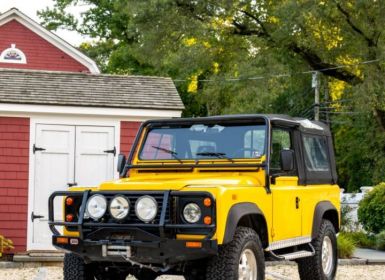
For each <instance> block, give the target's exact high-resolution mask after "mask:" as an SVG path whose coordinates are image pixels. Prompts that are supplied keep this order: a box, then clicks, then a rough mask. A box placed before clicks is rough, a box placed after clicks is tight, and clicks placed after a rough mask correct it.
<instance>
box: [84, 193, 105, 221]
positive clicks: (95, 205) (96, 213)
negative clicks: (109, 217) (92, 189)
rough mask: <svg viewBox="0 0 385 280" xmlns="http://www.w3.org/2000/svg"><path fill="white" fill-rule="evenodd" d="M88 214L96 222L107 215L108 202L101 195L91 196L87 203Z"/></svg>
mask: <svg viewBox="0 0 385 280" xmlns="http://www.w3.org/2000/svg"><path fill="white" fill-rule="evenodd" d="M86 210H87V214H88V215H89V216H90V217H91V218H92V219H94V220H97V219H100V218H101V217H103V215H104V214H105V213H106V210H107V200H106V198H105V197H104V196H103V195H101V194H95V195H93V196H91V197H90V198H89V199H88V201H87V206H86Z"/></svg>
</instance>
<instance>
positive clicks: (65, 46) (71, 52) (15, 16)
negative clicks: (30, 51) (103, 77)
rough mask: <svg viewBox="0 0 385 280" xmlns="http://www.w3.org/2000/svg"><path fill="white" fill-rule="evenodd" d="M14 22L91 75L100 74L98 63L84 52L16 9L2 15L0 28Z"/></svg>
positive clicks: (0, 16)
mask: <svg viewBox="0 0 385 280" xmlns="http://www.w3.org/2000/svg"><path fill="white" fill-rule="evenodd" d="M13 20H15V21H17V22H18V23H20V24H22V25H23V26H25V27H26V28H28V29H29V30H31V31H32V32H34V33H35V34H37V35H38V36H40V37H41V38H43V39H44V40H46V41H47V42H49V43H50V44H52V45H53V46H54V47H56V48H58V49H59V50H61V51H62V52H64V53H65V54H66V55H68V56H70V57H71V58H73V59H74V60H76V61H77V62H79V63H80V64H82V65H84V66H85V67H86V68H87V69H88V70H89V72H90V73H93V74H98V73H100V71H99V69H98V67H97V65H96V63H95V62H94V61H93V60H92V59H90V58H89V57H87V56H86V55H84V54H83V53H82V52H80V51H79V50H77V49H76V48H75V47H73V46H72V45H70V44H69V43H67V42H66V41H64V40H63V39H61V38H60V37H58V36H57V35H55V34H53V33H52V32H50V31H48V30H47V29H45V28H43V27H42V26H41V25H39V24H38V23H37V22H35V21H34V20H32V19H31V18H29V17H28V16H26V15H25V14H23V13H22V12H20V11H19V10H18V9H16V8H12V9H11V10H9V11H7V12H5V13H3V14H1V15H0V27H1V26H3V25H5V24H7V23H9V22H11V21H13Z"/></svg>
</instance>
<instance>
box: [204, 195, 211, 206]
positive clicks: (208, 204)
mask: <svg viewBox="0 0 385 280" xmlns="http://www.w3.org/2000/svg"><path fill="white" fill-rule="evenodd" d="M203 205H204V206H206V207H210V206H211V198H209V197H206V198H205V199H204V200H203Z"/></svg>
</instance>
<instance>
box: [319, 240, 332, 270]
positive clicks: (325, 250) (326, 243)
mask: <svg viewBox="0 0 385 280" xmlns="http://www.w3.org/2000/svg"><path fill="white" fill-rule="evenodd" d="M321 258H322V269H323V271H324V274H325V275H330V274H331V272H332V269H333V261H334V260H333V259H334V256H333V244H332V240H331V239H330V237H329V236H325V237H324V240H323V242H322V255H321Z"/></svg>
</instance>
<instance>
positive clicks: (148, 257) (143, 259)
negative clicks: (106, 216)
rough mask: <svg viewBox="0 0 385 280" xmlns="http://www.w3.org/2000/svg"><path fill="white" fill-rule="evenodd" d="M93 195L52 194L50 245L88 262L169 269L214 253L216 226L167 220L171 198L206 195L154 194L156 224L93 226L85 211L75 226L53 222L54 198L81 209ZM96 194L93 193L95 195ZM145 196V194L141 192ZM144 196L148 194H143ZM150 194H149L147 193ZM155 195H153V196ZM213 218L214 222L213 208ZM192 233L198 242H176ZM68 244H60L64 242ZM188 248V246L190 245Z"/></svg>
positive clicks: (87, 192) (70, 223)
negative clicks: (68, 231)
mask: <svg viewBox="0 0 385 280" xmlns="http://www.w3.org/2000/svg"><path fill="white" fill-rule="evenodd" d="M93 193H94V192H92V193H91V191H85V192H55V193H53V194H52V195H51V196H50V199H49V222H48V223H49V227H50V229H51V231H52V232H53V239H52V243H53V245H54V246H55V247H56V248H58V249H63V250H66V251H70V252H73V253H76V254H78V255H80V256H82V257H83V259H85V260H86V261H87V262H92V261H103V262H127V261H130V262H136V263H141V264H158V265H163V266H166V265H170V264H176V263H179V262H183V261H189V260H195V259H200V258H204V257H208V256H211V255H215V254H216V253H217V247H218V246H217V241H216V240H212V239H211V238H212V237H213V235H214V233H215V230H216V226H215V224H214V223H213V224H211V225H205V224H185V223H176V222H178V221H174V220H172V219H171V218H168V217H169V216H170V215H168V214H166V213H169V211H170V207H171V205H172V204H173V202H172V198H173V197H178V196H180V197H186V196H187V197H188V196H197V195H198V196H199V195H202V196H210V197H211V198H212V200H213V202H214V198H213V197H212V196H211V194H209V193H206V192H202V193H200V192H174V191H166V192H157V193H156V195H158V196H160V199H161V201H162V206H161V209H160V215H159V219H158V220H157V222H156V223H151V224H145V223H142V224H138V223H130V222H127V223H121V222H113V221H111V220H109V221H106V222H101V223H92V222H89V221H85V220H84V212H85V207H83V206H80V208H79V216H78V217H79V220H78V221H76V222H62V221H55V220H54V218H53V217H54V199H55V197H66V196H73V197H78V199H81V201H82V203H81V205H85V204H86V202H87V199H88V197H89V196H90V195H92V194H93ZM95 193H96V192H95ZM98 193H103V194H105V195H110V194H111V193H112V194H114V195H116V194H118V193H119V194H124V195H127V196H129V195H132V194H133V192H98ZM142 193H144V192H142ZM145 194H147V193H145ZM149 194H151V193H149ZM152 194H154V193H152ZM212 211H213V212H212V213H211V214H212V217H214V219H213V220H214V221H215V205H214V207H213V210H212ZM56 226H64V227H71V228H72V229H75V230H76V232H78V233H79V236H78V237H71V236H65V235H61V234H60V233H59V231H58V230H57V229H56ZM178 233H179V234H183V233H191V234H198V235H200V236H202V235H203V236H204V238H203V239H201V238H199V239H198V238H197V240H178V239H176V235H177V234H178ZM65 238H67V242H63V240H66V239H65ZM188 242H197V243H195V245H196V246H193V247H191V246H188V244H187V243H188ZM190 244H191V243H190Z"/></svg>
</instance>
